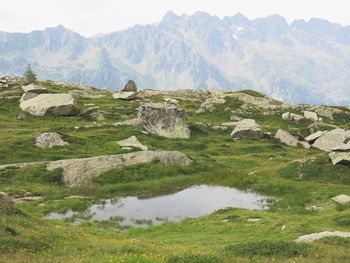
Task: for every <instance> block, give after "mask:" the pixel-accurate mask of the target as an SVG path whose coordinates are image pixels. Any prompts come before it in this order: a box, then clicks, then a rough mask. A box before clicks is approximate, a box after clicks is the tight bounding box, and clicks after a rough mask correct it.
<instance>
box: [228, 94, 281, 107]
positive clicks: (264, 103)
mask: <svg viewBox="0 0 350 263" xmlns="http://www.w3.org/2000/svg"><path fill="white" fill-rule="evenodd" d="M225 97H231V98H236V99H238V100H240V101H243V102H244V103H246V104H252V105H254V106H256V107H258V108H263V109H275V108H276V107H278V106H279V105H282V102H280V101H278V100H274V99H271V98H268V97H265V96H263V95H262V96H261V97H257V96H252V95H249V94H246V93H244V92H233V93H228V94H225Z"/></svg>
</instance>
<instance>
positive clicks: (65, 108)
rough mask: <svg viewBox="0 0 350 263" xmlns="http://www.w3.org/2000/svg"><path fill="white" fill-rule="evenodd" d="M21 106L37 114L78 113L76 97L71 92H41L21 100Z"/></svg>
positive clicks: (67, 114)
mask: <svg viewBox="0 0 350 263" xmlns="http://www.w3.org/2000/svg"><path fill="white" fill-rule="evenodd" d="M20 107H21V109H22V110H23V111H26V112H28V113H30V114H32V115H37V116H47V115H51V116H72V115H76V114H78V109H77V104H76V101H75V98H74V97H73V96H72V95H70V94H63V93H62V94H40V95H38V96H36V97H34V98H32V99H29V100H26V101H23V102H21V104H20Z"/></svg>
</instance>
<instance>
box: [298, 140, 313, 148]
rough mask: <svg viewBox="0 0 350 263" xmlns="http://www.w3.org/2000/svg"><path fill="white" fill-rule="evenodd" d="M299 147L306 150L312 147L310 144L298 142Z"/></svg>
mask: <svg viewBox="0 0 350 263" xmlns="http://www.w3.org/2000/svg"><path fill="white" fill-rule="evenodd" d="M298 147H301V148H305V149H310V148H311V145H310V144H309V143H308V142H302V141H298Z"/></svg>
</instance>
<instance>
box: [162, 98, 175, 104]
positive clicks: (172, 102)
mask: <svg viewBox="0 0 350 263" xmlns="http://www.w3.org/2000/svg"><path fill="white" fill-rule="evenodd" d="M164 101H165V102H168V103H171V104H174V105H177V104H179V101H178V100H177V99H174V98H169V97H165V98H164Z"/></svg>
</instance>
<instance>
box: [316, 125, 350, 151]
mask: <svg viewBox="0 0 350 263" xmlns="http://www.w3.org/2000/svg"><path fill="white" fill-rule="evenodd" d="M348 138H349V134H348V133H347V132H346V131H345V130H343V129H335V130H332V131H327V132H324V133H323V134H322V136H320V137H319V138H318V139H317V140H316V141H315V142H314V143H313V145H312V147H313V148H316V149H319V150H322V151H326V152H329V151H331V150H332V149H334V148H336V147H338V146H340V145H342V144H343V143H344V142H345V141H346V140H347V139H348Z"/></svg>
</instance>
